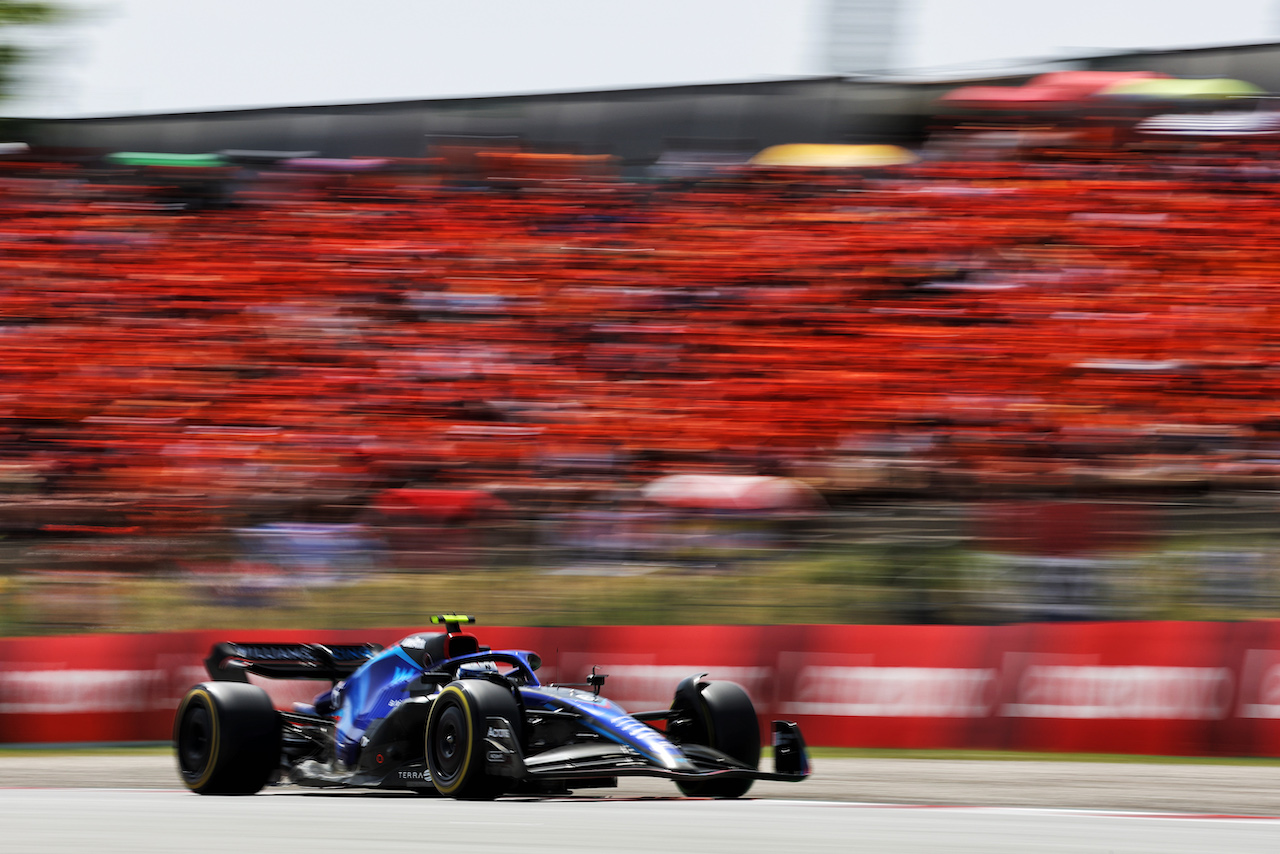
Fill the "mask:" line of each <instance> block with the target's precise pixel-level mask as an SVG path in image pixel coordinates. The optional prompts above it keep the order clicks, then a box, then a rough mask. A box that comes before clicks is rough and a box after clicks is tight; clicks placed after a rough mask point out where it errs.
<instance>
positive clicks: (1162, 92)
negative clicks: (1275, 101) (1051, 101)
mask: <svg viewBox="0 0 1280 854" xmlns="http://www.w3.org/2000/svg"><path fill="white" fill-rule="evenodd" d="M1102 94H1103V95H1107V96H1116V97H1132V98H1168V99H1176V98H1239V97H1243V96H1247V95H1261V94H1263V90H1262V89H1259V88H1258V87H1257V86H1254V85H1253V84H1252V83H1249V82H1248V81H1245V80H1235V79H1232V78H1230V77H1211V78H1205V79H1182V78H1177V77H1168V78H1159V77H1157V78H1152V79H1149V80H1129V81H1126V82H1124V83H1117V84H1115V85H1114V86H1108V87H1107V88H1106V89H1104V90H1103V91H1102Z"/></svg>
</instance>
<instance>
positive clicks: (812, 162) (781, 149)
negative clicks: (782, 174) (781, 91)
mask: <svg viewBox="0 0 1280 854" xmlns="http://www.w3.org/2000/svg"><path fill="white" fill-rule="evenodd" d="M918 159H919V158H918V157H916V156H915V155H914V154H912V153H911V152H910V151H907V150H906V149H905V148H902V147H901V146H897V145H816V144H810V143H794V144H791V145H771V146H769V147H768V148H766V149H765V150H764V151H761V152H760V153H759V154H757V155H756V156H755V157H752V158H751V165H752V166H783V167H796V166H799V167H807V168H810V169H856V168H859V167H863V168H866V167H870V166H900V165H902V164H904V163H915V162H916V161H917V160H918Z"/></svg>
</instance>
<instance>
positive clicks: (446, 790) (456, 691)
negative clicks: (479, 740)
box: [428, 685, 474, 795]
mask: <svg viewBox="0 0 1280 854" xmlns="http://www.w3.org/2000/svg"><path fill="white" fill-rule="evenodd" d="M445 694H453V695H454V696H456V697H457V698H458V700H459V702H461V703H462V716H463V717H464V718H465V719H466V721H467V737H466V753H464V754H463V756H462V764H461V765H459V766H458V775H457V776H456V777H455V778H454V780H453V784H452V785H450V786H447V787H446V786H442V785H440V784H439V783H436V790H437V791H439V792H440V794H442V795H452V794H453V793H454V792H456V791H458V789H460V788H462V784H463V783H465V782H466V780H467V772H468V771H470V770H471V743H472V741H473V740H474V739H473V738H472V729H471V727H472V724H471V703H470V702H469V701H468V699H467V695H466V694H465V693H464V692H463V691H462V689H460V688H458V687H457V686H456V685H450V686H449V687H448V688H445V689H444V690H443V691H441V692H440V696H439V697H437V698H436V701H435V702H434V703H432V704H431V717H432V718H434V717H435V711H436V709H437V708H439V706H440V701H441V700H443V699H444V695H445ZM428 731H430V727H428ZM433 782H434V781H433Z"/></svg>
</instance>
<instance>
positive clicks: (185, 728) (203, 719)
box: [178, 704, 213, 777]
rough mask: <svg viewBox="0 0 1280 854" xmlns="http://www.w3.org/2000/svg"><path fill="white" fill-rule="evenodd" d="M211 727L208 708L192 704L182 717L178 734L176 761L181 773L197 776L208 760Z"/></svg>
mask: <svg viewBox="0 0 1280 854" xmlns="http://www.w3.org/2000/svg"><path fill="white" fill-rule="evenodd" d="M212 735H213V727H212V726H211V719H210V717H209V710H208V709H207V708H205V707H204V706H203V705H199V704H197V705H193V706H192V707H191V708H190V709H188V710H187V714H186V715H185V716H184V717H183V719H182V728H181V730H180V731H179V735H178V763H179V764H180V765H181V767H182V773H184V774H186V775H188V776H191V777H199V776H200V775H201V774H202V773H204V768H205V764H206V763H207V762H208V761H209V741H210V739H211V737H212Z"/></svg>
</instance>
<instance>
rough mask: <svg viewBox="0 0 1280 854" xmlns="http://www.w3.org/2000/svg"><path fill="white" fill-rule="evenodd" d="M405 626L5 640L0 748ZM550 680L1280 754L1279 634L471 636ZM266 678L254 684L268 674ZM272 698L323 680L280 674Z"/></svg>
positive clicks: (852, 730)
mask: <svg viewBox="0 0 1280 854" xmlns="http://www.w3.org/2000/svg"><path fill="white" fill-rule="evenodd" d="M413 631H415V630H414V629H408V628H402V629H378V630H364V631H343V632H296V631H268V632H243V631H235V632H178V633H168V634H149V635H83V636H67V637H41V638H7V639H0V742H8V743H21V742H29V743H41V742H45V743H47V742H56V743H66V742H121V741H159V740H166V739H168V738H169V734H170V726H171V722H172V715H173V712H174V710H175V709H176V707H177V704H178V701H179V699H180V698H181V696H182V694H183V693H184V692H185V690H186V689H187V688H188V687H189V686H190V685H192V684H194V683H196V682H198V681H201V680H203V679H205V678H207V675H206V673H205V671H204V667H203V659H204V657H205V656H206V655H208V653H209V650H210V648H211V647H212V645H213V644H214V643H215V642H216V641H220V640H236V641H263V642H284V641H319V642H334V643H338V642H359V641H373V642H376V643H381V644H390V643H393V642H394V641H395V640H396V639H398V638H400V637H403V636H404V635H407V634H410V633H412V632H413ZM475 632H476V634H477V635H479V637H480V638H481V641H482V642H483V643H485V644H487V645H489V646H491V647H493V648H497V649H501V648H521V649H531V650H534V651H536V652H538V653H539V654H540V655H541V656H542V658H543V661H544V665H543V668H542V670H541V671H540V673H539V676H540V677H541V678H542V680H543V681H544V682H561V683H571V682H584V681H585V679H586V677H587V675H588V674H589V673H590V672H591V670H592V668H595V669H596V670H597V672H599V673H604V674H607V675H608V681H607V682H606V684H605V688H604V692H605V694H606V696H609V697H610V698H611V699H613V700H615V701H616V702H618V703H620V704H621V705H622V706H623V707H624V708H626V709H629V710H631V711H647V710H652V709H660V708H666V707H667V706H668V705H670V702H671V696H672V692H673V690H674V689H675V686H676V684H678V683H679V681H680V680H681V679H683V678H685V677H687V676H690V675H693V674H699V673H706V674H708V678H710V679H721V680H729V681H733V682H738V683H739V684H741V685H743V687H745V688H746V689H747V691H748V693H749V694H750V695H751V697H752V699H753V700H754V701H755V704H756V708H757V711H758V712H759V713H760V717H761V724H762V726H765V725H767V722H768V721H769V720H770V719H773V718H784V719H788V720H795V721H797V722H799V723H800V724H801V726H802V728H803V730H804V733H805V736H806V738H807V739H808V741H809V743H810V744H811V745H827V746H862V747H896V748H988V749H990V748H1000V749H1012V750H1051V751H1073V752H1101V753H1146V754H1183V755H1193V754H1195V755H1214V754H1220V755H1268V756H1274V755H1280V623H1272V622H1255V623H1190V622H1140V623H1139V622H1134V623H1074V624H1058V623H1050V624H1027V625H1012V626H834V625H810V626H805V625H799V626H583V627H556V628H512V627H478V628H477V629H475ZM264 684H265V683H264ZM268 687H269V690H270V692H271V694H272V697H273V698H274V699H275V700H276V702H277V705H279V706H281V707H287V706H288V705H289V704H290V703H291V702H294V701H305V700H308V699H310V698H311V697H312V696H314V694H315V693H317V692H318V691H319V690H321V689H323V688H325V687H327V686H326V684H324V683H297V682H276V683H273V684H271V685H269V686H268Z"/></svg>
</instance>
